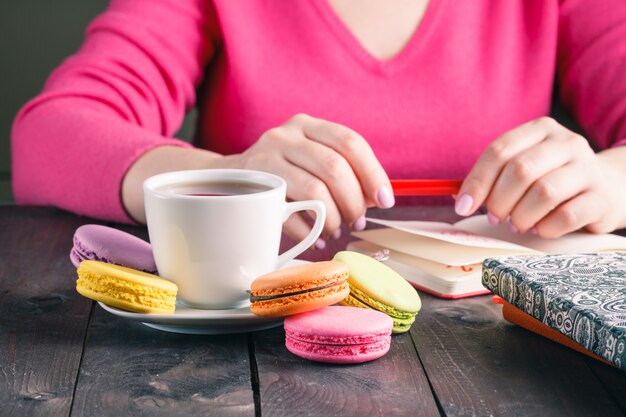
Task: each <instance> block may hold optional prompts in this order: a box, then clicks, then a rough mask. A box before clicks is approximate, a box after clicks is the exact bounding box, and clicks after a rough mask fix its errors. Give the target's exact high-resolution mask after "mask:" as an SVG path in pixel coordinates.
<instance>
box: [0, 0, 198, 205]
mask: <svg viewBox="0 0 626 417" xmlns="http://www.w3.org/2000/svg"><path fill="white" fill-rule="evenodd" d="M107 3H108V1H107V0H0V203H7V202H11V201H12V200H13V197H12V193H11V158H10V155H11V154H10V148H9V146H10V135H11V125H12V123H13V118H14V117H15V114H16V113H17V112H18V110H19V109H20V108H21V107H22V106H23V105H24V104H25V103H26V102H27V101H28V100H29V99H31V98H32V97H34V96H35V95H37V93H39V92H40V91H41V89H42V87H43V84H44V82H45V80H46V78H47V77H48V75H49V74H50V73H51V72H52V70H53V69H54V68H55V67H56V66H57V65H59V63H61V61H63V59H64V58H65V57H67V56H68V55H70V54H72V53H73V52H74V51H76V50H77V49H78V47H79V46H80V44H81V43H82V41H83V38H84V32H85V28H86V27H87V24H88V23H89V21H91V19H92V18H93V17H95V16H96V15H97V14H98V13H99V12H101V11H102V10H104V9H105V7H106V5H107ZM192 118H193V116H190V117H189V118H188V119H187V120H186V121H185V124H184V125H183V128H182V129H181V131H180V132H179V133H178V135H177V137H178V138H181V139H186V140H188V139H189V138H190V137H191V134H192V131H193V120H192Z"/></svg>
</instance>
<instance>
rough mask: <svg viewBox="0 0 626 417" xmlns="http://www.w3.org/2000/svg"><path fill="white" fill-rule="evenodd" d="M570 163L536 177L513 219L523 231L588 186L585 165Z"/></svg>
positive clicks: (512, 215) (514, 210)
mask: <svg viewBox="0 0 626 417" xmlns="http://www.w3.org/2000/svg"><path fill="white" fill-rule="evenodd" d="M581 165H582V164H579V163H570V164H567V165H565V166H563V167H561V168H559V169H556V170H554V171H552V172H550V173H548V174H546V175H544V176H542V177H541V178H539V179H538V180H537V181H535V182H534V183H533V184H532V185H531V187H530V188H529V189H528V191H527V192H526V194H524V196H523V197H522V198H521V199H520V200H519V202H518V203H517V205H516V206H515V208H514V209H513V211H512V212H511V215H510V216H511V223H512V224H513V225H514V226H515V228H517V229H518V230H519V231H520V232H521V233H524V232H526V231H527V230H529V229H530V228H532V227H533V226H535V224H537V223H538V222H539V221H540V220H541V219H543V218H544V217H546V216H548V214H550V213H551V212H552V210H554V208H555V207H558V206H560V205H561V204H563V203H564V202H566V201H568V200H570V199H571V198H573V197H575V196H576V195H578V194H580V193H581V192H583V191H584V190H586V189H587V188H588V187H589V185H590V181H589V177H587V176H584V175H580V173H581V172H584V167H583V166H581Z"/></svg>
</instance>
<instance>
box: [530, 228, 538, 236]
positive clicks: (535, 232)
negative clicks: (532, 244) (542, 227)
mask: <svg viewBox="0 0 626 417" xmlns="http://www.w3.org/2000/svg"><path fill="white" fill-rule="evenodd" d="M529 232H530V233H531V234H533V235H536V234H537V228H536V227H535V226H533V227H531V228H530V230H529Z"/></svg>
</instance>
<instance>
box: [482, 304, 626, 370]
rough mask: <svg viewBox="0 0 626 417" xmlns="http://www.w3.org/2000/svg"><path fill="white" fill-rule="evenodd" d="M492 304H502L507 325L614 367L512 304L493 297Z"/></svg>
mask: <svg viewBox="0 0 626 417" xmlns="http://www.w3.org/2000/svg"><path fill="white" fill-rule="evenodd" d="M493 302H494V303H495V304H502V317H504V319H505V320H506V321H508V322H509V323H513V324H516V325H518V326H520V327H523V328H524V329H526V330H529V331H531V332H533V333H537V334H538V335H541V336H543V337H545V338H547V339H550V340H552V341H553V342H557V343H560V344H562V345H564V346H567V347H568V348H571V349H574V350H575V351H578V352H580V353H582V354H585V355H587V356H589V357H592V358H594V359H597V360H599V361H601V362H604V363H606V364H607V365H611V366H613V367H615V365H613V364H612V363H611V362H609V361H607V360H606V359H604V358H601V357H600V356H598V355H596V354H595V353H593V352H591V351H589V350H587V349H585V348H584V347H582V346H581V345H579V344H578V343H577V342H575V341H574V340H572V339H570V338H569V337H567V336H565V335H564V334H563V333H561V332H559V331H557V330H554V329H553V328H552V327H550V326H548V325H547V324H545V323H542V322H541V321H539V320H537V319H536V318H534V317H533V316H531V315H530V314H527V313H525V312H524V311H522V310H520V309H519V308H517V307H515V306H514V305H513V304H510V303H509V302H507V301H505V300H504V299H503V298H501V297H498V296H497V295H495V296H494V297H493Z"/></svg>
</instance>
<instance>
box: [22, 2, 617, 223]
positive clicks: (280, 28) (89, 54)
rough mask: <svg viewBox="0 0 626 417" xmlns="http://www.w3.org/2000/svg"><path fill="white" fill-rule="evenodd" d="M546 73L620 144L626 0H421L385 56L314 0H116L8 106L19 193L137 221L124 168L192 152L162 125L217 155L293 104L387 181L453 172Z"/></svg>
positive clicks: (570, 102) (534, 107) (519, 118)
mask: <svg viewBox="0 0 626 417" xmlns="http://www.w3.org/2000/svg"><path fill="white" fill-rule="evenodd" d="M155 3H156V4H155ZM555 74H556V76H557V77H558V81H559V83H560V85H561V99H562V100H563V102H564V103H565V104H566V106H568V108H569V109H570V110H571V111H572V113H573V114H574V115H575V117H576V118H577V120H578V121H579V122H580V124H581V125H582V127H583V128H584V129H585V130H586V131H587V132H588V134H589V136H590V138H591V139H592V140H593V141H594V142H595V143H596V144H597V145H598V146H599V147H601V148H606V147H609V146H615V145H617V144H620V143H621V144H623V143H625V142H626V141H625V140H624V138H626V77H625V76H624V74H626V2H625V1H624V0H602V1H584V0H561V1H559V0H507V1H502V0H491V1H490V0H472V1H461V2H459V1H454V0H430V5H429V7H428V9H427V11H426V14H425V16H424V18H423V20H422V22H421V23H420V25H419V28H418V29H417V31H416V32H415V34H414V35H413V37H412V39H411V40H410V41H409V43H408V44H407V45H406V47H405V48H404V49H403V50H402V51H401V52H400V53H399V54H398V55H397V56H395V57H394V58H392V59H390V60H388V61H380V60H378V59H376V58H374V57H373V56H371V55H370V54H369V53H368V52H367V51H366V50H365V49H364V48H363V47H362V46H361V45H360V44H359V43H358V41H357V40H356V39H355V38H354V36H353V35H352V34H351V33H350V32H349V30H348V29H347V28H346V26H344V25H343V24H342V22H341V21H340V20H339V18H338V17H337V16H336V15H335V14H334V13H333V11H332V9H331V8H330V6H329V5H328V4H327V3H326V2H325V1H324V0H311V1H304V0H300V1H285V0H249V1H245V2H244V1H233V0H214V1H211V2H210V1H206V0H161V1H158V2H156V1H155V2H151V4H150V6H149V7H147V6H146V3H145V2H144V1H141V0H113V1H112V2H111V4H110V6H109V7H108V9H107V10H106V11H105V12H104V13H103V14H102V15H100V16H99V17H97V18H96V19H95V20H94V21H93V22H92V23H91V24H90V26H89V28H88V30H87V36H86V39H85V42H84V44H83V46H82V47H81V48H80V50H79V51H78V52H77V53H76V54H75V55H73V56H72V57H70V58H68V59H67V60H66V61H65V62H63V64H62V65H60V66H59V68H57V70H56V71H55V72H54V73H53V74H52V75H51V76H50V78H49V80H48V81H47V83H46V85H45V87H44V90H43V92H42V93H41V94H40V95H39V96H38V97H36V98H35V99H33V100H32V101H31V102H29V103H28V104H27V105H26V106H25V107H24V108H23V109H22V111H21V112H20V113H19V115H18V116H17V119H16V121H15V125H14V129H13V133H12V152H13V155H12V156H13V185H14V193H15V198H16V200H17V202H18V203H20V204H41V205H54V206H57V207H61V208H64V209H67V210H71V211H73V212H76V213H79V214H84V215H88V216H92V217H96V218H102V219H110V220H115V221H130V219H129V217H128V215H127V214H126V213H125V211H124V209H123V207H122V204H121V201H120V186H121V182H122V179H123V177H124V174H125V172H126V171H127V169H128V168H129V166H130V165H131V164H132V163H133V161H135V160H136V159H137V158H138V157H139V156H140V155H141V154H142V153H144V152H146V151H147V150H149V149H151V148H153V147H155V146H161V145H177V146H189V145H187V144H186V143H184V142H182V141H179V140H177V139H174V138H172V135H173V134H174V133H175V132H176V131H177V129H178V128H179V127H180V125H181V121H182V120H183V117H184V114H185V112H186V111H188V110H189V109H190V108H192V107H193V106H194V105H199V108H200V119H199V124H198V134H197V139H196V142H195V145H196V146H199V147H204V148H207V149H211V150H214V151H217V152H220V153H224V154H228V153H234V152H241V151H243V150H244V149H246V148H247V147H248V146H249V145H250V144H251V143H253V142H254V141H255V140H257V138H258V137H259V136H260V135H261V134H262V133H263V132H264V131H265V130H267V129H268V128H271V127H273V126H277V125H280V124H282V123H283V122H284V121H286V120H287V119H288V118H289V117H291V116H292V115H294V114H296V113H300V112H302V113H308V114H310V115H313V116H316V117H320V118H324V119H328V120H331V121H335V122H338V123H342V124H345V125H347V126H349V127H351V128H353V129H354V130H356V131H358V132H359V133H361V134H362V135H363V136H364V137H365V138H366V139H367V140H368V141H369V142H370V144H371V146H372V148H373V149H374V151H375V153H376V155H377V156H378V158H379V160H380V161H381V163H382V164H383V166H384V167H385V169H386V170H387V173H388V174H389V175H390V177H396V178H400V177H424V178H428V177H431V178H437V177H459V178H462V177H463V176H464V175H465V174H466V173H467V172H468V171H469V169H470V167H471V166H472V164H473V163H474V161H475V160H476V158H477V157H478V155H479V154H480V153H481V152H482V151H483V150H484V148H485V147H486V146H487V145H488V144H489V142H490V141H492V140H493V139H494V138H496V137H497V136H498V135H500V134H502V133H504V132H505V131H507V130H509V129H511V128H513V127H515V126H516V125H518V124H520V123H522V122H525V121H527V120H530V119H533V118H536V117H538V116H542V115H546V114H547V113H548V111H549V108H550V101H551V94H552V91H553V81H554V77H555ZM201 83H204V84H203V86H202V88H200V89H198V87H199V86H200V84H201ZM196 91H200V92H201V94H200V95H199V97H196ZM620 141H621V142H620Z"/></svg>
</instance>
